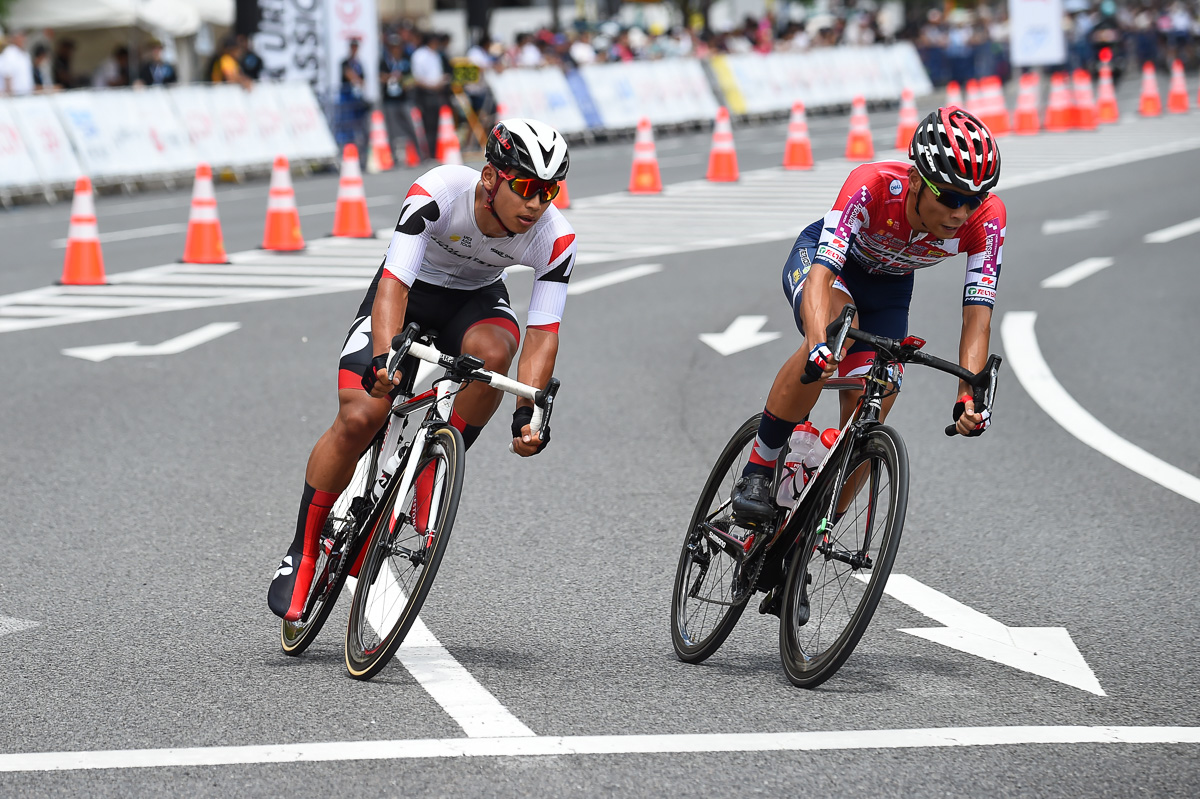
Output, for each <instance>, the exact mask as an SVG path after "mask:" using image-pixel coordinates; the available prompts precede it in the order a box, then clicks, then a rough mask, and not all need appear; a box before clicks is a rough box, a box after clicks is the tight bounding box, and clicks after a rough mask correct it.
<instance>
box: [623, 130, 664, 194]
mask: <svg viewBox="0 0 1200 799" xmlns="http://www.w3.org/2000/svg"><path fill="white" fill-rule="evenodd" d="M629 192H630V193H631V194H659V193H660V192H662V177H660V176H659V174H658V155H657V154H656V152H655V150H654V128H653V127H651V126H650V119H649V118H648V117H642V118H641V119H640V120H638V126H637V136H636V137H634V140H633V170H632V171H631V172H630V173H629Z"/></svg>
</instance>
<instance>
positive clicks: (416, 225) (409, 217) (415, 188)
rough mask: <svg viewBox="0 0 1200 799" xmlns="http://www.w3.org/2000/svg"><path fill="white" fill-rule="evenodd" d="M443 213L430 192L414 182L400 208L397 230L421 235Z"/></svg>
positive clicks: (412, 234) (410, 234)
mask: <svg viewBox="0 0 1200 799" xmlns="http://www.w3.org/2000/svg"><path fill="white" fill-rule="evenodd" d="M441 215H442V211H441V209H440V208H438V204H437V203H436V202H434V200H433V198H432V197H430V196H429V192H427V191H425V189H423V188H421V186H420V185H418V184H416V183H414V184H413V185H412V188H411V189H409V190H408V196H407V197H405V198H404V205H403V206H402V207H401V208H400V221H398V222H397V223H396V231H397V232H399V233H405V234H407V235H409V236H419V235H421V234H422V233H424V232H425V227H426V225H428V224H430V223H432V222H436V221H437V220H438V218H439V217H441ZM467 246H470V245H469V244H468V245H467Z"/></svg>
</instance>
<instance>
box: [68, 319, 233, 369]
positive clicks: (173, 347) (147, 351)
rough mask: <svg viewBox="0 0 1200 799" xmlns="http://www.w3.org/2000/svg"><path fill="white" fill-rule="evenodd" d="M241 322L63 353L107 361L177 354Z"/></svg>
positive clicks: (224, 332)
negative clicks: (158, 341)
mask: <svg viewBox="0 0 1200 799" xmlns="http://www.w3.org/2000/svg"><path fill="white" fill-rule="evenodd" d="M241 326H242V324H241V322H213V323H212V324H211V325H205V326H204V327H202V328H200V329H198V330H193V331H192V332H191V333H184V334H183V335H182V336H176V337H175V338H172V339H167V340H166V341H164V342H163V343H162V344H150V345H145V344H139V343H138V342H136V341H120V342H117V343H116V344H96V345H95V346H91V347H70V348H68V349H65V350H63V351H62V352H63V355H70V356H71V357H72V358H83V359H84V360H85V361H94V362H96V363H99V362H100V361H107V360H108V359H109V358H113V357H116V356H125V355H178V354H179V353H181V352H183V351H185V350H190V349H191V348H192V347H198V346H199V345H201V344H204V343H206V342H209V341H212V340H213V339H215V338H220V337H221V336H223V335H225V334H226V333H232V332H233V331H235V330H237V329H238V328H239V327H241Z"/></svg>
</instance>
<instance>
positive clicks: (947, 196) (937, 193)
mask: <svg viewBox="0 0 1200 799" xmlns="http://www.w3.org/2000/svg"><path fill="white" fill-rule="evenodd" d="M921 180H923V181H925V185H926V186H928V187H929V190H930V191H931V192H933V196H934V197H935V198H936V199H937V201H938V202H940V203H941V204H942V205H944V206H946V207H947V208H962V207H963V206H964V205H965V206H967V207H968V208H970V209H971V210H972V211H974V210H975V209H976V208H978V207H979V206H981V205H983V201H984V200H986V199H987V198H988V192H986V191H985V192H983V193H982V194H959V193H958V192H956V191H950V189H939V188H938V187H937V186H935V185H933V184H932V183H930V182H929V178H927V177H925V176H924V175H921Z"/></svg>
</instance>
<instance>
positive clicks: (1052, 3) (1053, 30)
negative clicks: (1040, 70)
mask: <svg viewBox="0 0 1200 799" xmlns="http://www.w3.org/2000/svg"><path fill="white" fill-rule="evenodd" d="M1062 21H1063V4H1062V0H1008V24H1009V42H1010V44H1009V47H1010V48H1011V59H1012V65H1013V66H1014V67H1041V66H1052V65H1054V64H1062V63H1064V62H1065V61H1066V60H1067V39H1066V34H1065V32H1064V31H1063V23H1062Z"/></svg>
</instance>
